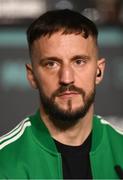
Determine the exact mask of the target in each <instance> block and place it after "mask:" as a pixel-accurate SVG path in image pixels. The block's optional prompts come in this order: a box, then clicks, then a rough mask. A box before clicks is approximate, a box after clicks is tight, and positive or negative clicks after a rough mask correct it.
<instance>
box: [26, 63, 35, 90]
mask: <svg viewBox="0 0 123 180" xmlns="http://www.w3.org/2000/svg"><path fill="white" fill-rule="evenodd" d="M26 73H27V79H28V81H29V83H30V85H31V87H32V88H34V89H37V83H36V80H35V76H34V73H33V68H32V65H31V64H26Z"/></svg>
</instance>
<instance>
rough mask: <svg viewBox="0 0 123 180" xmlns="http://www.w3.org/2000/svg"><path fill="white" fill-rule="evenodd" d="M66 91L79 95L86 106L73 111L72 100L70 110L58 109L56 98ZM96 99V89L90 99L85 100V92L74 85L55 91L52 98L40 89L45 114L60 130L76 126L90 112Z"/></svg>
mask: <svg viewBox="0 0 123 180" xmlns="http://www.w3.org/2000/svg"><path fill="white" fill-rule="evenodd" d="M66 90H69V91H74V92H77V93H79V94H80V95H81V96H82V98H83V101H84V105H83V106H81V107H80V108H78V109H76V110H74V111H72V110H71V100H68V107H69V106H70V108H69V110H63V109H61V108H59V107H58V105H57V104H56V103H55V101H54V100H55V97H57V96H58V95H59V94H60V93H63V92H65V91H66ZM94 98H95V88H94V89H93V91H91V92H90V94H89V95H88V97H86V99H85V92H84V91H83V90H82V89H80V88H77V87H75V86H74V85H68V86H61V87H60V88H59V89H58V90H57V91H55V92H54V93H53V94H52V96H51V98H48V97H47V96H46V95H45V93H44V92H43V90H42V89H40V100H41V105H42V107H43V109H44V111H45V113H46V114H47V115H48V116H49V119H50V120H51V121H52V122H53V124H54V125H55V126H57V127H58V128H60V129H67V128H69V127H72V126H74V125H75V124H76V123H77V122H78V121H79V120H80V118H83V117H84V116H85V115H86V113H87V112H88V110H89V108H90V106H91V105H92V103H93V102H94Z"/></svg>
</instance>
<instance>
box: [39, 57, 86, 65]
mask: <svg viewBox="0 0 123 180" xmlns="http://www.w3.org/2000/svg"><path fill="white" fill-rule="evenodd" d="M76 59H85V60H89V59H90V56H87V55H75V56H73V57H71V58H70V60H71V61H74V60H76ZM48 60H52V61H57V62H59V63H62V62H63V59H61V58H58V57H55V56H51V57H50V56H49V57H44V58H41V59H40V62H39V63H40V64H42V63H43V62H45V61H48Z"/></svg>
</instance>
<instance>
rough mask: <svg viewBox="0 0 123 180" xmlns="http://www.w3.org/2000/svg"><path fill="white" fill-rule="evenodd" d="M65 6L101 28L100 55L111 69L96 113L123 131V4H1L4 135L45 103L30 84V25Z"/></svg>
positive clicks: (0, 121) (97, 0)
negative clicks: (44, 15)
mask: <svg viewBox="0 0 123 180" xmlns="http://www.w3.org/2000/svg"><path fill="white" fill-rule="evenodd" d="M64 8H69V9H73V10H76V11H79V12H80V13H82V14H84V15H85V16H87V17H88V18H90V19H91V20H93V21H94V22H95V23H96V24H97V26H98V28H99V45H100V56H102V57H105V58H106V62H107V65H106V72H105V76H104V80H103V82H102V83H101V85H99V87H98V88H97V95H96V103H95V104H96V105H95V113H96V114H99V115H101V116H103V117H105V119H108V120H109V121H112V123H114V124H117V126H119V127H121V126H122V127H123V108H122V105H123V0H86V1H84V0H76V1H75V0H0V135H2V134H4V133H6V132H8V131H9V130H10V129H12V128H13V127H14V126H15V125H16V124H18V122H20V121H21V120H22V119H24V118H25V117H26V116H27V115H29V114H32V113H34V112H35V111H36V110H37V108H38V105H39V100H38V92H37V91H36V90H32V89H31V88H30V86H29V84H28V82H27V80H26V71H25V64H26V63H27V62H29V55H28V48H27V41H26V29H27V27H28V26H29V24H30V23H31V22H32V21H33V20H34V19H35V18H37V17H38V16H39V15H41V14H42V13H44V12H45V11H47V10H51V9H64Z"/></svg>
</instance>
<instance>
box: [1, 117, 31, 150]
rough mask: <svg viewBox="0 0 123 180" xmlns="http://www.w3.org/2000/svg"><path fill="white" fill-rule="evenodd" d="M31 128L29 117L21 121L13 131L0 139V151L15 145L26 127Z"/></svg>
mask: <svg viewBox="0 0 123 180" xmlns="http://www.w3.org/2000/svg"><path fill="white" fill-rule="evenodd" d="M30 126H31V122H30V119H29V117H27V118H25V119H24V120H22V121H21V122H20V123H19V124H18V125H17V126H16V127H15V128H14V129H13V130H11V131H10V132H8V133H7V134H5V135H3V136H1V137H0V151H1V150H3V149H4V148H6V147H9V146H11V145H16V143H15V142H17V141H18V140H20V139H21V138H22V137H23V136H24V134H25V132H26V130H27V129H28V127H30Z"/></svg>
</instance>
